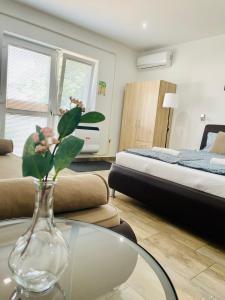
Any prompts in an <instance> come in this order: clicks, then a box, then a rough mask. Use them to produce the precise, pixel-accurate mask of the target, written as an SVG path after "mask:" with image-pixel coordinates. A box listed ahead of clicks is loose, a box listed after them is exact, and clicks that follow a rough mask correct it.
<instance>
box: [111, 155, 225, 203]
mask: <svg viewBox="0 0 225 300" xmlns="http://www.w3.org/2000/svg"><path fill="white" fill-rule="evenodd" d="M116 164H118V165H120V166H124V167H127V168H131V169H133V170H136V171H139V172H143V173H146V174H149V175H153V176H156V177H159V178H162V179H166V180H169V181H172V182H176V183H178V184H182V185H184V186H188V187H191V188H194V189H197V190H200V191H202V192H206V193H209V194H212V195H216V196H219V197H223V198H225V176H223V175H217V174H213V173H208V172H205V171H200V170H196V169H191V168H187V167H183V166H179V165H176V164H170V163H166V162H163V161H160V160H156V159H152V158H148V157H143V156H139V155H136V154H131V153H128V152H124V151H122V152H119V153H117V154H116Z"/></svg>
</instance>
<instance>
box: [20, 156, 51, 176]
mask: <svg viewBox="0 0 225 300" xmlns="http://www.w3.org/2000/svg"><path fill="white" fill-rule="evenodd" d="M52 167H53V161H52V159H51V152H50V151H47V152H45V154H44V155H43V154H40V153H35V154H33V155H24V156H23V165H22V169H23V176H24V177H26V176H32V177H35V178H38V179H40V180H41V179H43V178H44V176H45V175H47V174H48V173H49V172H50V171H51V169H52Z"/></svg>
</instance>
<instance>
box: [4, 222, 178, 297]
mask: <svg viewBox="0 0 225 300" xmlns="http://www.w3.org/2000/svg"><path fill="white" fill-rule="evenodd" d="M55 222H56V226H57V227H58V228H59V229H60V230H61V231H62V233H63V235H64V238H65V239H66V240H67V242H68V244H69V246H70V259H69V265H68V267H67V269H66V271H65V272H64V274H63V275H62V277H61V278H60V280H59V282H58V283H57V285H56V286H55V287H53V288H52V289H50V290H48V291H46V292H44V293H42V294H32V293H30V294H28V293H27V292H26V291H24V290H22V289H21V288H20V287H18V286H17V285H16V283H15V281H14V280H13V278H12V274H11V273H10V270H9V268H8V256H9V254H10V251H11V249H12V247H13V245H14V244H15V242H16V240H17V239H18V237H19V236H20V235H21V234H23V233H24V232H25V231H26V229H27V228H28V226H29V223H30V219H16V220H9V221H2V222H0V299H1V300H8V299H10V300H19V299H20V300H23V299H42V300H64V299H65V300H95V299H96V300H104V299H107V300H116V299H120V300H122V299H129V300H143V299H149V300H151V299H152V300H177V296H176V292H175V290H174V288H173V285H172V283H171V281H170V280H169V278H168V276H167V275H166V273H165V271H164V270H163V269H162V267H161V266H160V265H159V264H158V262H157V261H156V260H155V259H154V258H153V257H152V256H151V255H150V254H149V253H147V252H146V251H145V250H144V249H143V248H141V247H140V246H138V245H137V244H135V243H133V242H131V241H130V240H128V239H127V238H125V237H123V236H121V235H120V234H117V233H115V232H113V231H111V230H109V229H105V228H102V227H99V226H96V225H92V224H87V223H82V222H77V221H72V220H67V219H55ZM37 259H38V257H37Z"/></svg>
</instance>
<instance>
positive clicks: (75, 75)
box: [59, 54, 95, 110]
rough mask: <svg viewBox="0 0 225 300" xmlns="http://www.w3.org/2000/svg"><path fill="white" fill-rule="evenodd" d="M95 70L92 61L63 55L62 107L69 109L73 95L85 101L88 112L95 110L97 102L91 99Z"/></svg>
mask: <svg viewBox="0 0 225 300" xmlns="http://www.w3.org/2000/svg"><path fill="white" fill-rule="evenodd" d="M93 69H94V68H93V63H92V62H90V61H87V60H83V59H78V58H75V57H73V56H71V55H68V54H64V55H63V62H62V75H61V82H60V99H59V100H60V103H61V106H62V107H65V108H69V103H68V98H69V97H70V96H71V95H73V96H74V97H75V98H79V99H81V100H83V102H84V106H85V107H86V109H87V110H90V109H92V108H94V106H95V102H94V101H93V99H92V98H91V91H92V83H93Z"/></svg>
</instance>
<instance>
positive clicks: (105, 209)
mask: <svg viewBox="0 0 225 300" xmlns="http://www.w3.org/2000/svg"><path fill="white" fill-rule="evenodd" d="M57 216H62V217H64V218H67V219H71V220H76V221H82V222H87V223H92V224H96V225H100V226H103V227H106V228H111V227H114V226H117V225H119V224H120V217H119V214H118V210H117V209H116V208H115V207H114V206H112V205H111V204H106V205H101V206H99V207H95V208H91V209H84V210H81V211H76V212H71V213H66V214H60V215H57ZM57 216H56V217H57Z"/></svg>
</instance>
